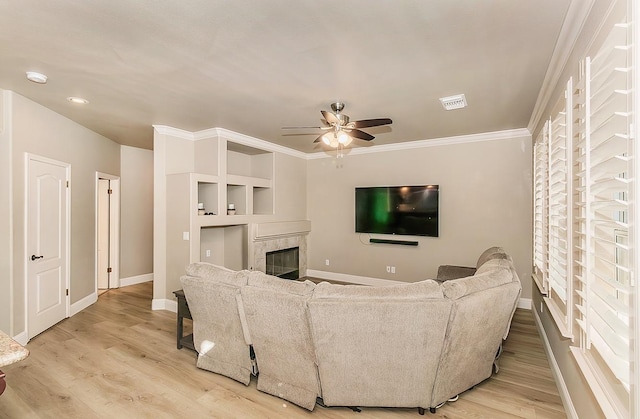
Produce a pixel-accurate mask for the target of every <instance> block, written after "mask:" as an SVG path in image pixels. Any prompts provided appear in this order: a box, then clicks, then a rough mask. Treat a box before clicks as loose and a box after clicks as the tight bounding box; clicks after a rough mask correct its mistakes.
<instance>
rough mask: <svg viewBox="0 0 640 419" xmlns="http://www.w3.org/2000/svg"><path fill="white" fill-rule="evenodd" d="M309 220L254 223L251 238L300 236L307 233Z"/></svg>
mask: <svg viewBox="0 0 640 419" xmlns="http://www.w3.org/2000/svg"><path fill="white" fill-rule="evenodd" d="M310 231H311V221H309V220H300V221H283V222H275V223H261V224H254V228H253V240H254V241H261V240H272V239H274V238H278V237H288V236H300V235H306V234H309V232H310Z"/></svg>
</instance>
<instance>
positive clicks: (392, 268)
mask: <svg viewBox="0 0 640 419" xmlns="http://www.w3.org/2000/svg"><path fill="white" fill-rule="evenodd" d="M391 273H392V274H394V273H396V267H395V266H392V267H391Z"/></svg>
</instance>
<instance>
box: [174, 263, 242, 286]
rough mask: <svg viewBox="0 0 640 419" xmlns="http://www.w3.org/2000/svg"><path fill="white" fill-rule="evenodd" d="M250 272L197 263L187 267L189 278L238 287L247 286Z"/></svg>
mask: <svg viewBox="0 0 640 419" xmlns="http://www.w3.org/2000/svg"><path fill="white" fill-rule="evenodd" d="M249 272H250V271H247V270H243V271H233V270H231V269H228V268H225V267H224V266H219V265H214V264H211V263H207V262H195V263H191V264H189V265H188V266H187V267H186V273H187V276H193V277H196V278H204V279H210V280H215V281H218V282H222V283H225V284H229V285H233V286H236V287H241V286H243V285H246V284H247V278H248V276H249Z"/></svg>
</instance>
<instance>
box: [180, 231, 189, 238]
mask: <svg viewBox="0 0 640 419" xmlns="http://www.w3.org/2000/svg"><path fill="white" fill-rule="evenodd" d="M182 240H189V232H188V231H183V232H182Z"/></svg>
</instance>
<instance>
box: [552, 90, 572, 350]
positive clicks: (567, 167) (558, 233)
mask: <svg viewBox="0 0 640 419" xmlns="http://www.w3.org/2000/svg"><path fill="white" fill-rule="evenodd" d="M571 91H572V80H571V79H570V80H569V82H568V83H567V90H566V91H565V95H564V97H563V98H562V99H561V100H560V101H559V103H558V104H557V105H556V107H555V116H554V117H553V119H551V120H550V121H549V122H548V125H549V127H550V130H549V154H548V156H549V171H548V173H549V176H548V177H549V182H548V183H549V185H548V189H547V194H548V198H547V200H548V206H549V208H548V224H549V234H548V243H547V246H548V278H549V289H548V298H546V299H545V300H546V302H547V306H548V307H549V311H550V312H551V315H552V316H553V318H554V319H555V321H556V323H557V325H558V327H559V329H560V332H561V333H562V335H563V336H565V337H568V338H573V335H572V333H571V329H572V325H571V310H570V307H571V301H572V287H571V280H570V278H571V276H572V275H571V272H572V269H571V264H570V263H569V250H570V249H571V244H572V239H571V225H570V219H569V217H568V214H569V211H570V209H571V208H572V205H571V203H572V196H571V194H570V193H569V191H570V186H571V167H572V158H571V157H572V156H571V141H570V135H571V132H572V129H571V126H570V123H569V121H570V117H569V116H570V115H571V103H572V100H571V99H572V97H571V94H570V92H571Z"/></svg>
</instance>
